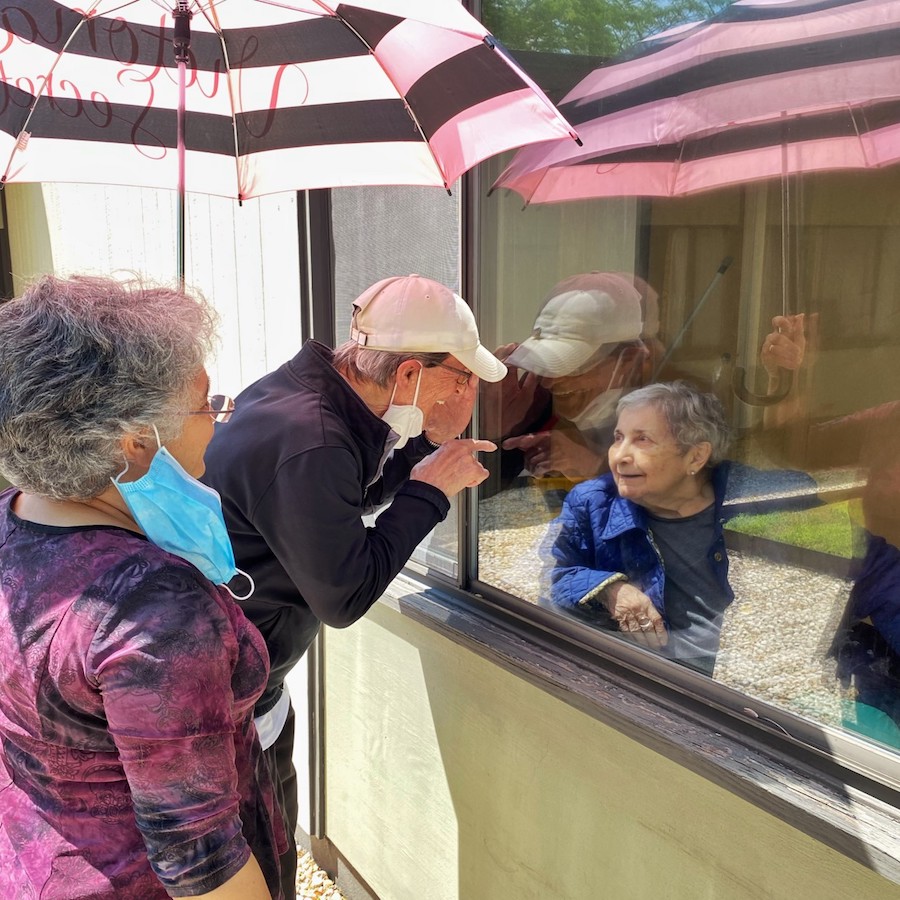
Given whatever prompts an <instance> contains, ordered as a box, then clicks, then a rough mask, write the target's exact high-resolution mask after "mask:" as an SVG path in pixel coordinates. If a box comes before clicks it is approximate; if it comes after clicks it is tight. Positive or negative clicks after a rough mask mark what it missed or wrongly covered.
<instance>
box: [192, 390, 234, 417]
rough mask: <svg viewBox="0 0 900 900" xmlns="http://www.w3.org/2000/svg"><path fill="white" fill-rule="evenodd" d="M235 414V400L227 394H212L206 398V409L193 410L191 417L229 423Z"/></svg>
mask: <svg viewBox="0 0 900 900" xmlns="http://www.w3.org/2000/svg"><path fill="white" fill-rule="evenodd" d="M233 412H234V400H232V399H231V397H229V396H228V395H227V394H211V395H210V396H209V397H207V398H206V408H205V409H194V410H191V412H190V413H188V415H191V416H209V417H210V418H211V419H212V420H213V422H227V421H228V420H229V419H230V418H231V414H232V413H233Z"/></svg>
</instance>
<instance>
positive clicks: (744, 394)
mask: <svg viewBox="0 0 900 900" xmlns="http://www.w3.org/2000/svg"><path fill="white" fill-rule="evenodd" d="M746 378H747V370H746V369H745V368H744V367H743V366H736V367H735V370H734V375H733V376H732V378H731V389H732V390H733V391H734V393H735V396H736V397H737V398H738V400H743V402H744V403H746V404H747V405H748V406H774V405H775V404H776V403H781V401H782V400H784V399H785V397H787V395H788V394H789V393H790V392H791V387H793V384H794V373H793V372H790V371H785V370H782V371H781V372H779V374H778V389H777V390H776V391H775V393H774V394H755V393H754V392H753V391H751V390H750V389H749V388H748V387H747V385H746V383H745V382H746Z"/></svg>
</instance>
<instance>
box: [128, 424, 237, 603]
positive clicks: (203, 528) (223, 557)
mask: <svg viewBox="0 0 900 900" xmlns="http://www.w3.org/2000/svg"><path fill="white" fill-rule="evenodd" d="M153 431H154V432H155V434H156V443H157V445H158V447H159V449H158V450H157V451H156V454H155V455H154V457H153V460H152V462H151V463H150V468H149V469H148V470H147V473H146V474H145V475H143V476H142V477H141V478H138V479H137V481H122V480H121V478H122V476H123V475H124V474H125V473H126V472H127V471H128V463H127V461H126V464H125V468H124V469H123V470H122V471H121V472H120V473H119V474H118V475H117V476H116V477H115V478H113V479H112V483H113V484H114V485H115V486H116V489H117V490H118V491H119V493H120V494H121V495H122V499H123V500H124V501H125V504H126V506H127V507H128V510H129V512H130V513H131V516H132V518H133V519H134V521H135V522H137V524H138V525H140V526H141V529H142V530H143V532H144V534H146V535H147V537H148V538H149V539H150V540H151V541H153V543H154V544H156V546H157V547H161V548H162V549H163V550H167V551H168V552H169V553H174V554H175V555H176V556H180V557H181V558H182V559H186V560H187V561H188V562H190V563H193V564H194V565H195V566H196V567H197V568H198V569H199V570H200V571H201V572H202V573H203V574H204V575H205V576H206V577H207V578H208V579H209V580H210V581H212V582H213V583H214V584H221V585H224V587H225V590H227V591H228V593H229V594H231V596H232V597H234V598H235V600H246V599H248V598H249V597H250V595H251V594H252V593H253V591H254V590H255V585H254V583H253V579H252V578H251V577H250V576H249V575H248V574H247V573H246V572H244V571H242V570H241V569H239V568H237V566H236V565H235V562H234V550H233V549H232V547H231V539H230V538H229V537H228V530H227V529H226V527H225V519H224V517H223V516H222V501H221V498H220V497H219V495H218V494H217V493H216V492H215V491H214V490H213V489H212V488H209V487H207V486H206V485H205V484H201V483H200V482H199V481H197V479H196V478H193V477H192V476H190V475H189V474H188V473H187V472H186V471H185V470H184V469H183V468H182V467H181V465H180V464H179V462H178V460H176V459H175V457H174V456H172V454H171V453H169V451H168V450H166V448H165V447H163V446H162V444H161V443H160V440H159V432H158V431H157V430H156V426H155V425H154V426H153ZM238 574H240V575H243V576H244V577H246V579H247V580H248V581H249V582H250V591H249V593H247V594H246V595H245V596H242V597H239V596H238V595H237V594H235V593H234V592H233V591H232V590H231V589H230V588H229V587H228V582H229V581H231V579H232V578H234V576H235V575H238Z"/></svg>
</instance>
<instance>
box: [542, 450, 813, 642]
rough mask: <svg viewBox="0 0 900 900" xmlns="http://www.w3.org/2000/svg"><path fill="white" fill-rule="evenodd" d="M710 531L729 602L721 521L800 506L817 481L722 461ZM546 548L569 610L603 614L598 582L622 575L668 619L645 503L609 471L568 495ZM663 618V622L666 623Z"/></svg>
mask: <svg viewBox="0 0 900 900" xmlns="http://www.w3.org/2000/svg"><path fill="white" fill-rule="evenodd" d="M712 483H713V490H714V492H715V505H716V509H715V533H714V536H713V541H712V544H711V545H710V548H709V553H708V554H707V559H708V560H709V565H710V567H711V568H712V570H713V572H715V574H716V577H717V578H718V579H719V580H720V582H721V585H722V587H723V589H724V590H725V592H726V595H727V596H728V598H729V602H731V600H733V599H734V593H733V591H732V590H731V587H730V586H729V584H728V556H727V554H726V552H725V538H724V534H723V529H724V526H725V523H726V522H727V521H728V520H729V519H731V518H733V517H734V516H736V515H738V514H739V513H745V512H769V511H771V510H773V509H780V510H784V509H804V508H808V507H809V506H811V505H815V503H816V502H817V501H816V498H815V492H816V483H815V481H814V480H813V479H812V478H810V477H809V476H808V475H806V474H804V473H802V472H794V471H787V470H767V471H763V470H759V469H753V468H751V467H750V466H745V465H742V464H740V463H734V462H723V463H721V464H720V465H718V466H716V467H715V469H713V472H712ZM555 525H556V528H555V529H554V534H555V535H556V537H555V540H554V543H553V546H552V550H551V554H552V556H553V560H554V563H555V565H554V568H553V570H552V571H551V573H550V583H551V587H550V602H551V604H552V605H554V606H557V607H561V608H562V609H565V610H567V611H570V612H581V613H583V612H587V611H596V612H599V613H601V614H605V612H606V610H605V607H604V606H603V604H602V601H601V599H600V594H601V592H602V591H603V589H604V588H606V587H608V586H609V585H611V584H614V583H615V582H616V581H624V580H628V581H630V582H631V583H632V584H634V585H635V587H638V588H640V590H642V591H643V592H644V593H645V594H646V595H647V596H648V597H649V598H650V599H651V600H652V601H653V605H654V606H655V607H656V608H657V609H658V610H659V612H660V615H662V617H663V619H664V620H666V610H665V602H664V599H663V596H664V589H665V569H664V567H663V562H662V558H661V556H660V554H659V551H658V550H657V549H656V546H655V544H654V542H653V535H652V534H651V532H650V529H649V527H648V523H647V516H646V513H645V512H644V510H643V509H642V508H641V507H640V506H638V505H637V504H635V503H632V502H631V501H630V500H625V499H623V498H622V497H620V496H619V493H618V491H617V489H616V486H615V482H614V481H613V478H612V476H611V475H608V474H607V475H604V476H602V477H601V478H595V479H592V480H590V481H585V482H582V483H581V484H579V485H577V486H576V487H575V488H573V489H572V490H571V491H570V492H569V494H568V496H567V497H566V500H565V503H564V505H563V509H562V512H561V514H560V516H559V518H558V519H557V520H556V523H555ZM667 624H668V623H667Z"/></svg>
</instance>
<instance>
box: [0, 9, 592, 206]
mask: <svg viewBox="0 0 900 900" xmlns="http://www.w3.org/2000/svg"><path fill="white" fill-rule="evenodd" d="M173 10H175V11H177V12H178V13H179V15H178V16H176V17H175V18H173ZM176 26H177V27H176ZM175 37H178V38H179V40H180V42H181V44H182V48H183V49H182V56H183V59H184V60H185V65H184V66H183V67H182V73H184V71H185V70H186V73H187V76H186V80H185V85H184V88H183V90H182V91H181V92H180V91H179V71H178V67H177V65H176V60H175V55H174V52H173V38H175ZM0 90H2V100H0V175H2V183H4V184H5V183H10V182H18V181H32V182H33V181H57V182H58V181H70V182H89V183H104V184H132V185H142V186H150V187H161V188H173V189H175V188H176V187H180V182H182V181H184V182H186V186H187V189H188V190H190V191H196V192H200V193H208V194H219V195H224V196H231V197H235V198H238V199H245V198H248V197H255V196H259V195H261V194H268V193H273V192H277V191H286V190H295V189H305V188H325V187H335V186H345V185H383V184H411V185H437V186H441V187H444V188H447V187H449V185H450V184H451V183H452V182H453V181H454V180H455V179H456V178H457V177H459V175H461V174H462V173H463V172H465V171H466V170H468V169H469V168H470V167H472V166H474V165H475V164H476V163H478V162H480V161H482V160H484V159H486V158H487V157H490V156H493V155H494V154H497V153H500V152H501V151H503V150H506V149H510V148H512V147H518V146H522V145H524V144H527V143H530V142H533V141H543V140H551V141H552V140H558V139H561V138H570V137H574V132H573V130H572V128H571V127H570V126H569V124H568V123H567V122H566V121H565V120H564V119H563V118H562V117H561V116H560V114H559V113H558V111H557V110H556V109H555V107H554V106H553V105H552V104H551V103H550V101H549V100H548V99H547V98H546V97H545V96H544V94H543V93H542V92H541V91H540V89H539V88H537V86H536V85H535V84H534V83H533V82H532V81H531V79H529V78H528V76H527V75H525V73H524V72H523V71H522V70H521V68H520V67H519V66H518V65H517V64H516V63H515V62H514V61H513V60H512V59H511V58H510V57H509V56H508V55H507V54H506V53H505V52H504V51H503V49H502V48H500V47H499V46H498V45H497V44H496V42H495V41H494V40H493V38H492V37H491V36H490V35H489V33H488V32H487V31H486V30H485V29H484V27H483V26H482V25H481V24H480V23H479V22H478V21H476V20H475V19H474V18H473V17H472V16H471V15H469V14H468V13H467V12H466V11H465V10H464V9H463V7H462V6H461V5H460V3H459V2H457V0H427V2H425V0H359V2H356V3H353V4H345V3H338V4H329V3H325V2H319V0H4V3H2V4H0ZM180 93H181V94H182V99H179V94H180ZM182 103H183V106H184V113H183V140H184V158H183V161H182V164H181V165H180V164H179V160H178V155H179V154H178V153H177V152H176V148H177V144H178V128H177V120H178V118H179V115H178V109H179V106H180V104H182Z"/></svg>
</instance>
